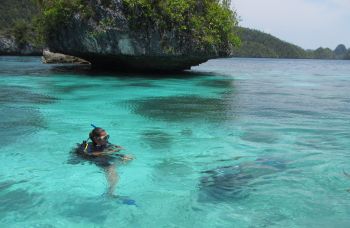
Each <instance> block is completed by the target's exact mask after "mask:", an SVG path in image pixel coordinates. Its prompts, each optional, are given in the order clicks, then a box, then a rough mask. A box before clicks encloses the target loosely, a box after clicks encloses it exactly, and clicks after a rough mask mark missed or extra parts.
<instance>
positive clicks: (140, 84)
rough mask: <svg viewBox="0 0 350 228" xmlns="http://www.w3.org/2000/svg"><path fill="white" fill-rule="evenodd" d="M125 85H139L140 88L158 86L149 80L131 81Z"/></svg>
mask: <svg viewBox="0 0 350 228" xmlns="http://www.w3.org/2000/svg"><path fill="white" fill-rule="evenodd" d="M126 86H130V87H141V88H154V87H160V86H157V85H155V84H153V83H151V82H133V83H129V84H127V85H126Z"/></svg>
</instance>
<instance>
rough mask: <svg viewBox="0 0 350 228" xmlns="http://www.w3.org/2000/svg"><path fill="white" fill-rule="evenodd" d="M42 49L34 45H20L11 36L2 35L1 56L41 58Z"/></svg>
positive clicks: (0, 40)
mask: <svg viewBox="0 0 350 228" xmlns="http://www.w3.org/2000/svg"><path fill="white" fill-rule="evenodd" d="M41 54H42V49H40V48H37V47H34V45H32V44H24V45H19V44H18V43H17V42H16V41H15V38H14V37H12V36H10V35H0V55H33V56H40V55H41Z"/></svg>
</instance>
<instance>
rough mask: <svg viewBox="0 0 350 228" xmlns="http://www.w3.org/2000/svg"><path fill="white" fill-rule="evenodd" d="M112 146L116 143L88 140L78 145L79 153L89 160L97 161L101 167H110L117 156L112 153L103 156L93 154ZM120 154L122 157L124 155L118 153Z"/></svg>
mask: <svg viewBox="0 0 350 228" xmlns="http://www.w3.org/2000/svg"><path fill="white" fill-rule="evenodd" d="M112 147H115V145H113V144H111V143H107V144H106V145H101V146H99V145H96V144H95V143H92V142H89V143H88V142H86V141H84V142H83V143H82V144H80V146H79V147H78V150H77V152H78V154H79V155H80V156H82V157H83V158H84V159H86V160H89V161H91V162H93V163H95V164H96V165H97V166H99V167H102V168H103V167H108V166H111V165H113V163H114V161H115V159H116V157H115V156H111V155H101V156H94V155H92V153H93V152H103V151H105V150H108V149H111V148H112ZM118 156H120V157H122V156H123V155H121V154H118Z"/></svg>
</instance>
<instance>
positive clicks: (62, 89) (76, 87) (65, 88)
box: [45, 83, 96, 94]
mask: <svg viewBox="0 0 350 228" xmlns="http://www.w3.org/2000/svg"><path fill="white" fill-rule="evenodd" d="M45 87H46V88H50V87H52V90H54V91H57V92H58V93H64V94H67V93H74V92H78V91H80V90H86V89H94V88H96V85H91V84H86V83H83V84H78V83H77V84H72V85H52V83H50V84H49V83H47V85H45Z"/></svg>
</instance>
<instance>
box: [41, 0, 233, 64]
mask: <svg viewBox="0 0 350 228" xmlns="http://www.w3.org/2000/svg"><path fill="white" fill-rule="evenodd" d="M110 2H112V3H111V4H109V5H108V6H104V5H103V4H101V3H100V1H99V0H91V1H90V4H91V5H92V8H93V9H94V13H93V17H89V18H86V17H85V16H84V15H83V14H82V13H75V14H74V16H73V17H72V18H70V20H69V23H68V24H65V25H63V26H58V27H55V28H53V30H54V32H50V34H49V36H48V38H47V44H48V47H49V49H50V50H51V51H53V52H58V53H63V54H67V55H72V56H77V57H80V58H82V59H86V60H87V61H89V62H91V64H92V67H103V68H106V67H108V68H115V69H118V70H127V71H129V70H131V71H135V70H142V71H145V70H146V71H147V70H155V71H177V70H184V69H190V68H191V66H194V65H198V64H200V63H203V62H206V61H207V60H208V59H211V58H218V57H224V56H228V55H229V53H230V51H228V50H217V49H215V48H201V47H199V45H198V44H197V43H196V42H195V41H194V40H193V39H191V37H190V36H186V35H183V34H182V35H179V34H178V33H177V31H176V30H174V29H168V30H161V29H159V28H158V27H157V25H150V26H144V27H142V26H141V27H139V28H136V29H135V27H133V26H132V25H131V24H130V20H129V19H128V16H127V15H126V13H125V10H124V8H123V4H122V1H121V0H110Z"/></svg>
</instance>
